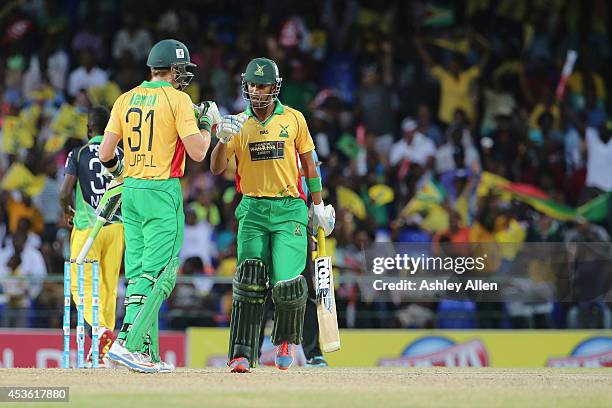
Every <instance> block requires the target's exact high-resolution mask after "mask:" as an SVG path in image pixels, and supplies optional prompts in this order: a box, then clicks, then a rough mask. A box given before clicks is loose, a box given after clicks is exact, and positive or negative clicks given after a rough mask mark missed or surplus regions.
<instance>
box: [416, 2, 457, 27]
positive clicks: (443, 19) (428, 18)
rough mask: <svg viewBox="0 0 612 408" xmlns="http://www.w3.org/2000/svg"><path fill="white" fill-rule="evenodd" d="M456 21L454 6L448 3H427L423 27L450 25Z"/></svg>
mask: <svg viewBox="0 0 612 408" xmlns="http://www.w3.org/2000/svg"><path fill="white" fill-rule="evenodd" d="M453 22H454V15H453V9H452V6H450V5H448V4H435V3H433V4H427V5H426V6H425V15H424V16H423V27H448V26H450V25H452V24H453Z"/></svg>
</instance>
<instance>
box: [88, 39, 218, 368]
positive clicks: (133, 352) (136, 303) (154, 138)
mask: <svg viewBox="0 0 612 408" xmlns="http://www.w3.org/2000/svg"><path fill="white" fill-rule="evenodd" d="M147 65H148V66H149V68H150V69H151V80H150V81H144V82H143V83H142V84H141V85H139V86H137V87H135V88H134V89H132V90H130V91H128V92H126V93H124V94H122V95H121V96H120V97H119V98H118V99H117V100H116V101H115V104H114V106H113V109H112V111H111V117H110V120H109V122H108V125H107V126H106V130H105V132H104V140H103V142H102V145H101V147H100V161H101V162H102V164H103V165H104V166H105V167H106V168H107V169H108V172H109V173H110V174H111V175H112V176H113V177H115V179H116V180H117V181H118V182H121V180H123V193H122V215H123V222H124V231H125V246H126V251H125V277H126V279H127V283H128V284H127V289H126V303H125V305H126V310H125V318H124V321H123V325H122V327H121V330H120V332H119V335H118V336H117V341H115V343H113V346H112V347H111V349H110V351H109V352H108V354H107V356H108V358H109V359H111V360H112V361H114V362H116V363H119V364H121V365H124V366H126V367H128V368H130V369H132V370H134V371H140V372H147V373H151V372H168V371H172V370H173V367H172V366H171V365H169V364H166V363H165V362H163V361H161V359H160V356H159V346H158V312H159V308H160V306H161V304H162V302H163V300H164V299H167V298H168V296H169V295H170V293H171V292H172V289H173V288H174V285H175V283H176V274H177V270H178V266H179V263H178V258H177V256H178V253H179V250H180V249H181V245H182V244H183V228H184V215H183V195H182V192H181V185H180V182H179V178H180V177H182V176H183V171H184V169H185V153H187V154H188V155H189V156H190V157H191V158H192V159H194V160H196V161H202V160H203V159H204V157H205V156H206V152H207V150H208V147H209V145H210V129H211V126H212V125H215V124H217V123H220V122H221V118H220V116H219V113H218V110H217V109H216V105H215V104H214V103H211V102H204V103H202V104H201V105H199V106H195V107H194V105H193V104H192V102H191V99H190V98H189V96H188V95H187V94H186V93H184V92H182V91H181V89H183V88H184V87H185V86H187V84H188V83H189V82H190V80H191V78H192V77H193V74H192V73H190V72H189V71H188V68H190V67H193V66H195V65H194V64H192V63H191V61H190V57H189V51H188V49H187V47H186V46H185V45H184V44H183V43H181V42H179V41H177V40H171V39H168V40H163V41H160V42H158V43H157V44H155V45H154V46H153V48H152V49H151V51H150V52H149V57H148V60H147ZM194 113H195V115H194ZM120 140H123V146H124V159H123V160H120V159H119V158H118V157H116V156H115V153H114V151H115V146H117V144H118V143H119V141H120Z"/></svg>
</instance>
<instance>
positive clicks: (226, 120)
mask: <svg viewBox="0 0 612 408" xmlns="http://www.w3.org/2000/svg"><path fill="white" fill-rule="evenodd" d="M247 119H248V116H247V115H245V114H240V115H226V116H224V117H223V119H222V120H221V124H220V125H218V126H217V138H218V139H219V141H220V142H221V143H223V144H225V143H227V142H229V141H230V140H232V137H234V136H235V135H236V134H237V133H238V132H240V130H241V129H242V125H244V122H246V120H247Z"/></svg>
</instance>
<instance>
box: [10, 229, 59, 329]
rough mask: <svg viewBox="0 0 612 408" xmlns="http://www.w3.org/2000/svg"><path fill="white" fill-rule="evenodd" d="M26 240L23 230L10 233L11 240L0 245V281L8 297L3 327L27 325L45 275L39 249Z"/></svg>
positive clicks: (45, 271)
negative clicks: (6, 243) (27, 243)
mask: <svg viewBox="0 0 612 408" xmlns="http://www.w3.org/2000/svg"><path fill="white" fill-rule="evenodd" d="M26 240H27V236H26V234H24V233H22V232H20V233H18V234H14V235H13V239H12V240H11V243H10V244H9V245H7V246H6V247H5V248H2V249H0V285H1V286H2V289H3V292H4V294H5V296H6V297H7V298H8V299H7V304H6V308H5V310H4V312H3V314H2V323H1V324H0V326H3V327H28V319H29V308H30V306H31V305H32V301H33V300H34V299H36V297H37V296H38V294H39V293H40V291H41V289H42V285H43V279H44V278H45V276H46V275H47V269H46V267H45V261H44V259H43V257H42V255H41V253H40V251H38V249H36V248H33V247H31V246H29V245H26Z"/></svg>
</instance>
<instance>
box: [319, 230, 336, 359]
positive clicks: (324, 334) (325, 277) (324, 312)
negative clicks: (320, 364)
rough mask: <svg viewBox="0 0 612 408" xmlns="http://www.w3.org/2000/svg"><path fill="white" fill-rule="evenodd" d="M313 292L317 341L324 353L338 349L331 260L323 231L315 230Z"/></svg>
mask: <svg viewBox="0 0 612 408" xmlns="http://www.w3.org/2000/svg"><path fill="white" fill-rule="evenodd" d="M314 278H315V294H316V297H317V317H318V320H319V341H320V343H321V349H322V350H323V351H324V352H325V353H331V352H332V351H337V350H340V332H339V331H338V315H337V314H336V298H335V296H334V274H333V273H332V261H331V257H330V256H326V252H325V232H324V231H323V228H319V230H318V231H317V257H316V258H315V260H314Z"/></svg>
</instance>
